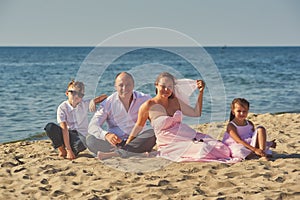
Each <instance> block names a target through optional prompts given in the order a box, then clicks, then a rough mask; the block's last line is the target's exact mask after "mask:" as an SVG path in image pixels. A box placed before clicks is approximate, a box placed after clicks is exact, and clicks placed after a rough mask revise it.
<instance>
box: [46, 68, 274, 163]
mask: <svg viewBox="0 0 300 200" xmlns="http://www.w3.org/2000/svg"><path fill="white" fill-rule="evenodd" d="M186 81H187V82H188V83H189V84H188V85H190V86H189V87H191V88H193V89H196V88H198V89H199V94H198V99H197V102H196V105H195V107H194V108H193V107H191V106H190V105H189V103H188V102H187V101H185V99H186V97H184V95H182V94H180V93H179V92H178V91H180V90H177V88H178V85H179V84H178V83H179V81H177V80H175V78H174V76H172V75H171V74H169V73H167V72H163V73H161V74H159V76H158V77H157V79H156V81H155V88H156V96H155V97H153V98H151V97H150V96H149V95H146V94H143V93H141V92H138V91H134V80H133V77H132V76H131V75H130V74H129V73H127V72H121V73H119V74H118V75H117V76H116V78H115V88H116V90H117V92H115V93H113V94H112V95H110V96H109V97H107V98H106V96H100V97H98V101H96V100H94V101H90V104H91V106H90V107H91V108H93V109H94V108H95V103H97V102H99V101H102V100H103V99H105V98H106V99H105V100H104V101H102V102H101V104H100V107H99V108H98V110H97V111H96V113H95V115H94V117H93V118H92V120H91V122H90V124H89V127H88V134H87V131H85V133H84V134H83V132H80V130H77V129H76V126H77V127H79V126H80V125H82V123H81V121H85V120H81V121H78V119H79V118H80V119H82V118H83V117H84V115H80V117H79V118H78V116H77V117H76V115H74V114H73V118H74V120H73V122H72V123H71V125H68V122H67V119H65V122H62V121H64V120H61V119H60V120H58V122H59V123H60V124H61V123H66V125H67V127H64V128H65V129H66V128H68V129H69V130H72V131H74V129H75V130H76V132H79V133H77V135H79V136H80V137H77V140H75V141H76V142H72V135H71V133H72V131H69V133H70V137H68V136H69V135H68V136H67V132H68V131H61V132H62V134H61V133H59V131H57V130H56V132H55V131H53V130H51V129H53V127H56V126H57V125H56V126H55V125H54V124H53V123H51V124H50V125H49V124H48V125H47V126H46V128H45V130H46V132H47V135H48V136H49V137H50V138H51V139H52V138H54V136H53V135H55V136H57V135H59V134H60V135H62V136H60V140H61V142H59V143H55V142H54V140H53V139H52V141H53V144H54V147H57V148H58V149H59V151H60V154H64V151H63V150H64V149H66V150H65V151H66V153H67V155H66V156H67V158H70V157H69V156H68V150H69V151H70V150H71V151H72V149H74V151H76V152H75V153H74V154H78V153H79V152H80V151H82V149H84V148H82V149H80V150H79V149H78V144H79V143H80V141H82V143H83V144H84V145H85V146H87V148H88V149H89V150H90V151H91V152H93V153H94V154H95V155H97V157H98V158H99V159H106V158H110V157H115V156H121V157H128V156H131V155H136V154H137V153H138V154H139V153H148V152H151V151H152V149H153V147H154V146H155V144H156V145H157V152H156V153H157V154H156V155H157V156H160V157H163V158H166V159H169V160H172V161H176V162H182V161H219V162H237V161H239V160H242V159H244V158H246V157H247V156H248V155H250V154H251V153H252V152H253V153H255V154H256V155H259V156H261V157H265V158H266V156H267V155H266V152H267V149H268V147H269V146H273V147H274V146H275V143H274V142H272V143H270V145H269V146H268V144H269V143H267V142H266V131H265V129H264V128H263V127H260V128H258V129H257V130H256V131H254V128H253V127H254V126H253V124H252V123H251V122H250V121H247V120H246V117H247V114H248V109H249V105H247V103H246V104H245V102H247V101H246V100H245V99H238V100H237V101H236V102H233V106H232V109H231V113H232V114H233V115H234V119H233V120H232V121H231V122H230V123H229V124H228V128H227V133H225V137H224V143H222V142H221V141H218V140H215V139H213V138H212V137H210V136H209V135H206V134H202V133H199V132H196V131H195V130H194V129H192V128H190V127H189V126H188V125H186V124H183V123H182V115H186V116H190V117H197V116H200V115H201V112H202V101H203V92H204V88H205V83H204V82H203V81H202V80H197V81H192V80H186ZM75 89H76V88H75ZM187 89H188V88H187ZM73 90H74V88H73ZM69 91H70V90H69ZM76 92H77V93H75V92H73V93H72V95H75V96H77V97H78V98H80V96H79V94H80V93H79V92H80V89H79V91H76ZM83 92H84V91H82V94H83ZM82 96H83V95H82ZM81 98H82V97H81ZM82 102H84V101H82ZM82 102H79V103H78V102H77V104H76V106H75V107H74V106H70V109H69V110H77V107H78V105H80V104H83V103H82ZM69 104H71V103H70V102H69ZM86 110H88V109H86ZM86 118H87V117H86ZM58 119H59V114H58ZM148 119H149V121H150V122H151V126H152V127H153V129H146V126H145V124H146V121H147V120H148ZM105 122H106V123H107V126H108V130H107V131H106V130H103V129H102V125H103V124H104V123H105ZM74 123H75V124H76V123H77V125H75V126H74ZM84 124H85V127H87V125H86V122H85V123H84ZM72 125H73V127H74V128H73V129H72V127H70V126H72ZM60 127H62V126H60ZM56 128H57V129H59V128H58V127H56ZM62 128H63V127H62ZM68 129H66V130H68ZM86 130H87V128H86ZM240 134H241V136H239V135H240ZM66 136H67V137H66ZM84 136H86V137H84ZM78 138H79V139H78ZM70 141H71V142H70ZM73 144H74V145H73ZM73 146H74V147H73ZM61 149H63V150H62V151H61ZM72 158H73V157H72ZM72 158H71V159H72Z"/></svg>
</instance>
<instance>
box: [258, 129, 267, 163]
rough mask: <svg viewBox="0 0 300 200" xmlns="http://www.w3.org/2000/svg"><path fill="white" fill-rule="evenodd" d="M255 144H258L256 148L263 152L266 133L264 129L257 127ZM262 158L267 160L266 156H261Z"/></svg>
mask: <svg viewBox="0 0 300 200" xmlns="http://www.w3.org/2000/svg"><path fill="white" fill-rule="evenodd" d="M257 142H258V148H259V149H261V150H263V151H265V149H266V142H267V133H266V129H265V128H263V127H259V128H258V129H257ZM262 157H263V158H265V159H267V155H266V156H262ZM267 160H268V159H267Z"/></svg>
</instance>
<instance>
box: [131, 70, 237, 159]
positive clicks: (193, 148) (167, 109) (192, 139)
mask: <svg viewBox="0 0 300 200" xmlns="http://www.w3.org/2000/svg"><path fill="white" fill-rule="evenodd" d="M175 84H176V80H175V78H174V77H173V76H172V75H171V74H169V73H167V72H163V73H161V74H160V75H159V76H158V77H157V79H156V81H155V87H156V96H155V97H154V98H152V99H150V100H148V101H146V102H145V103H144V104H143V105H142V106H141V107H140V110H139V114H138V120H137V123H136V124H135V126H134V128H133V130H132V131H131V134H130V135H129V137H128V140H127V142H126V144H128V143H129V142H130V141H132V140H133V139H134V138H135V136H136V135H137V134H138V133H139V132H140V131H141V130H142V128H143V126H144V125H145V123H146V121H147V119H149V120H150V121H151V125H152V126H153V128H154V132H155V135H156V138H157V141H156V143H157V147H158V156H160V157H163V158H166V159H169V160H172V161H175V162H183V161H219V162H233V160H232V159H231V157H230V149H229V148H228V147H227V146H226V145H224V144H223V143H222V142H220V141H218V140H215V139H213V138H212V137H210V136H208V135H205V134H202V133H199V132H196V131H195V130H194V129H192V128H190V127H189V126H188V125H186V124H183V123H182V115H186V116H190V117H197V116H200V115H201V111H202V100H203V92H204V88H205V83H204V82H203V81H202V80H197V81H194V84H195V85H196V88H198V89H199V95H198V100H197V103H196V106H195V107H194V108H192V107H191V106H190V105H188V104H187V103H185V102H184V101H183V100H181V99H180V98H178V94H176V92H175V93H174V91H175Z"/></svg>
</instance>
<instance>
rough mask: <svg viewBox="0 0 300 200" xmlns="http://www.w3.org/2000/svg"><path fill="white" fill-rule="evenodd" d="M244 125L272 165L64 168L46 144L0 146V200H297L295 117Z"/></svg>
mask: <svg viewBox="0 0 300 200" xmlns="http://www.w3.org/2000/svg"><path fill="white" fill-rule="evenodd" d="M248 118H249V119H250V120H251V121H253V122H254V123H255V124H261V125H264V126H265V127H266V129H267V133H268V140H272V139H276V142H277V148H276V149H272V150H273V158H271V159H270V161H265V160H263V159H251V160H245V161H242V162H238V163H235V164H224V163H217V162H184V163H174V162H170V161H167V160H164V159H161V158H142V157H131V158H128V159H122V158H112V159H108V160H105V161H99V160H98V159H96V158H94V157H93V156H91V154H90V153H89V152H88V151H87V150H86V151H84V152H82V153H80V154H79V157H78V158H77V159H75V160H73V161H69V160H64V159H61V158H59V157H58V154H57V151H56V150H54V149H53V148H52V146H51V142H50V140H39V141H21V142H15V143H7V144H0V152H1V153H0V163H1V168H0V199H39V200H40V199H49V198H50V199H218V198H221V199H299V198H300V191H299V183H298V182H299V178H300V169H299V166H300V143H299V141H300V134H299V132H300V114H297V113H286V114H277V115H274V114H270V113H266V114H249V117H248ZM226 123H227V122H226V121H225V122H216V123H209V124H201V125H197V127H195V128H196V129H197V130H206V129H207V128H209V127H210V126H211V125H212V124H213V125H214V126H213V127H215V128H216V130H217V131H216V132H222V131H223V128H224V124H226ZM203 132H204V133H206V132H205V131H203Z"/></svg>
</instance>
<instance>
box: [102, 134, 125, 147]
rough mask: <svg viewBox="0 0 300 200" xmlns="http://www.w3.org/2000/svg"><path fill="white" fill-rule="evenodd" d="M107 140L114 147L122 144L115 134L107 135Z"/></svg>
mask: <svg viewBox="0 0 300 200" xmlns="http://www.w3.org/2000/svg"><path fill="white" fill-rule="evenodd" d="M105 139H106V140H107V141H108V142H109V143H110V144H112V145H114V146H116V144H119V143H120V142H122V140H121V139H120V138H119V137H118V136H117V135H116V134H114V133H107V134H106V135H105Z"/></svg>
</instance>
